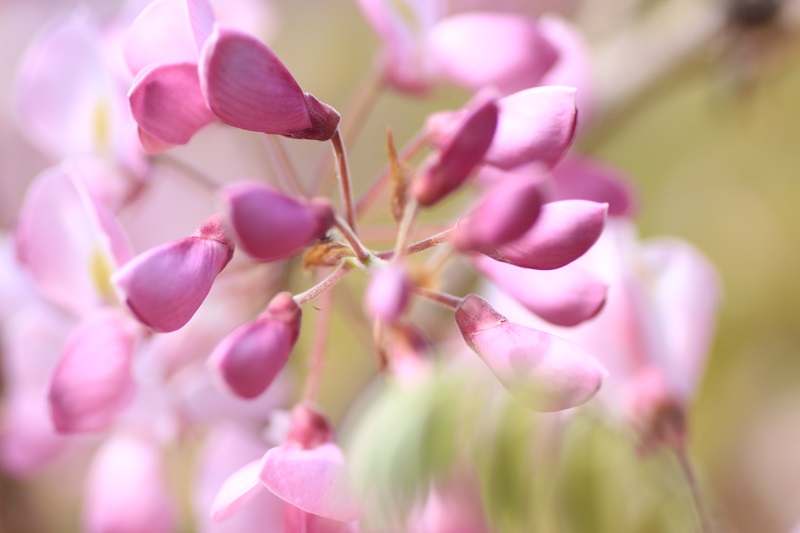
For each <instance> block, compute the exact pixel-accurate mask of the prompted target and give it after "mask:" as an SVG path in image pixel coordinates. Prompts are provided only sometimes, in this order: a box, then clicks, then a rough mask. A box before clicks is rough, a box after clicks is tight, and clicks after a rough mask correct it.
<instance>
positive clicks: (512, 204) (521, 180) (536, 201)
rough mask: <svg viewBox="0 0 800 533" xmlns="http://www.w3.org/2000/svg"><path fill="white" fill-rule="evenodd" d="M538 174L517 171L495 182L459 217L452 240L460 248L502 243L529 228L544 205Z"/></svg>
mask: <svg viewBox="0 0 800 533" xmlns="http://www.w3.org/2000/svg"><path fill="white" fill-rule="evenodd" d="M540 186H541V183H540V180H539V179H538V178H537V177H533V176H523V175H514V176H509V177H508V179H504V180H503V181H501V182H499V183H496V184H495V185H494V186H492V187H491V188H490V189H489V190H487V191H485V192H484V193H483V195H482V199H481V201H480V203H479V204H478V205H477V206H476V207H475V208H473V209H472V211H470V213H469V214H468V215H467V216H466V217H464V218H462V219H460V220H459V221H458V225H457V226H456V228H455V230H454V231H453V234H452V236H451V241H452V243H453V245H454V246H455V247H456V249H457V250H461V251H465V250H469V249H472V248H485V247H487V246H500V245H503V244H506V243H508V242H511V241H514V240H516V239H518V238H520V237H522V235H524V234H525V232H527V231H528V230H529V229H530V228H531V226H533V224H534V223H535V222H536V219H537V218H538V217H539V211H540V210H541V207H542V195H541V194H540V192H539V189H540Z"/></svg>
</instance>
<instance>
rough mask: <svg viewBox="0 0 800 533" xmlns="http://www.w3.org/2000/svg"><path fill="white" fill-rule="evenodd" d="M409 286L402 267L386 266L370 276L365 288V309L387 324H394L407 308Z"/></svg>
mask: <svg viewBox="0 0 800 533" xmlns="http://www.w3.org/2000/svg"><path fill="white" fill-rule="evenodd" d="M410 296H411V284H410V283H409V280H408V277H407V275H406V272H405V270H404V268H403V266H402V265H397V264H390V265H387V266H385V267H383V268H381V269H380V270H378V271H377V272H375V274H373V275H372V278H371V279H370V281H369V285H368V287H367V301H366V304H367V309H368V310H369V312H370V314H372V316H374V317H375V318H378V319H380V320H382V321H383V322H385V323H387V324H391V323H394V322H396V321H397V320H398V319H399V318H400V317H401V316H402V315H403V313H404V312H405V311H406V309H407V308H408V302H409V299H410Z"/></svg>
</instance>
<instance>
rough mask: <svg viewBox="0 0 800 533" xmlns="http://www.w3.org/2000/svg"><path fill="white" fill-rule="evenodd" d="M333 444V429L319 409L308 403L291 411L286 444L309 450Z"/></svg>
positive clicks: (299, 405)
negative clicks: (329, 443) (328, 443)
mask: <svg viewBox="0 0 800 533" xmlns="http://www.w3.org/2000/svg"><path fill="white" fill-rule="evenodd" d="M327 442H333V428H332V427H331V423H330V421H329V420H328V417H327V416H325V415H324V414H323V413H322V412H321V411H320V410H319V409H317V408H316V407H315V406H313V405H311V404H310V403H307V402H305V403H301V404H298V405H296V406H295V407H294V409H292V416H291V422H290V425H289V434H288V435H287V436H286V444H288V445H291V446H299V447H300V448H303V449H306V450H309V449H311V448H316V447H317V446H321V445H323V444H325V443H327Z"/></svg>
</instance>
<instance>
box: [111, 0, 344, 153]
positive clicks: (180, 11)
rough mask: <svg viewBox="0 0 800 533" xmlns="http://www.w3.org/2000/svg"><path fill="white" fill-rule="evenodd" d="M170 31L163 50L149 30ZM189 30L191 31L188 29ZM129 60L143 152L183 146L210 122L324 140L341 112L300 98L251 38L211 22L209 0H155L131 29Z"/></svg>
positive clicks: (293, 85) (164, 37) (308, 97)
mask: <svg viewBox="0 0 800 533" xmlns="http://www.w3.org/2000/svg"><path fill="white" fill-rule="evenodd" d="M173 27H177V28H179V29H178V30H177V32H176V33H175V34H174V35H173V34H166V35H163V34H162V35H161V36H160V37H159V38H158V39H157V40H156V42H162V41H163V42H165V43H173V42H174V43H175V45H174V46H172V47H169V48H168V49H167V50H168V51H167V53H166V54H164V53H163V50H161V49H159V48H156V47H154V46H153V40H152V38H151V37H150V36H151V34H152V31H153V28H156V29H161V30H163V31H164V32H169V31H170V29H171V28H173ZM189 30H190V31H189ZM126 57H127V59H128V63H129V65H130V66H131V68H132V69H133V70H134V72H137V75H136V78H135V79H134V82H133V86H132V87H131V90H130V93H129V95H128V100H129V103H130V107H131V112H132V113H133V116H134V118H135V119H136V122H137V123H138V125H139V134H140V138H141V141H142V144H143V147H144V148H145V149H147V150H148V151H151V152H157V151H161V150H164V149H168V148H169V147H170V146H172V145H179V144H186V143H188V142H189V140H190V139H191V137H192V136H193V135H194V134H195V133H196V132H197V131H199V130H200V129H201V128H203V127H204V126H206V125H207V124H208V123H210V122H211V121H213V120H215V119H219V120H221V121H222V122H224V123H226V124H229V125H231V126H234V127H237V128H242V129H246V130H250V131H257V132H263V133H273V134H279V135H286V136H289V137H295V138H302V139H316V140H327V139H330V138H331V137H332V136H333V134H334V133H335V131H336V128H337V126H338V123H339V114H338V113H337V112H336V111H335V110H334V109H332V108H331V107H329V106H327V105H325V104H323V103H322V102H320V101H319V100H317V99H316V98H314V97H313V96H312V95H310V94H306V93H303V91H302V89H301V88H300V86H299V85H298V84H297V81H295V79H294V77H292V75H291V73H290V72H289V71H288V69H287V68H286V67H285V66H284V65H283V63H281V61H280V60H279V59H278V58H277V57H276V56H275V54H273V53H272V51H271V50H270V49H269V48H268V47H267V46H266V45H265V44H263V43H262V42H261V41H259V40H258V39H256V38H255V37H253V36H251V35H249V34H247V33H244V32H241V31H239V30H236V29H232V28H228V27H223V26H220V25H219V24H217V23H216V20H215V16H214V13H213V11H212V9H211V5H210V4H209V3H208V2H207V0H187V2H186V3H185V5H178V4H176V3H175V1H174V0H160V1H159V2H156V3H154V4H152V5H151V6H150V7H149V8H147V9H145V10H144V11H143V12H142V13H141V15H140V16H139V17H138V19H137V20H136V21H135V22H134V24H133V25H132V26H131V30H130V33H129V35H128V38H127V41H126Z"/></svg>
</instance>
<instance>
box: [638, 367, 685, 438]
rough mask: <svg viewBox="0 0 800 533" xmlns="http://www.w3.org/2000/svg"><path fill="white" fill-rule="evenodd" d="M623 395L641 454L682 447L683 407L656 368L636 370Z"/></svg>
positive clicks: (683, 429) (664, 377) (683, 436)
mask: <svg viewBox="0 0 800 533" xmlns="http://www.w3.org/2000/svg"><path fill="white" fill-rule="evenodd" d="M626 393H627V394H626V400H627V410H628V418H629V420H630V422H631V424H632V425H633V427H634V428H635V429H636V431H637V432H638V434H639V438H640V439H641V450H642V452H648V451H652V450H653V449H655V448H657V447H658V446H660V445H666V446H669V447H672V448H673V449H676V450H680V449H682V448H683V447H684V446H685V445H686V412H685V409H684V406H683V405H682V403H681V401H680V400H679V398H678V397H677V395H676V394H675V393H674V392H673V391H672V390H670V387H669V384H668V383H667V380H666V376H665V375H664V374H663V373H662V372H661V371H660V370H659V369H658V368H656V367H654V366H648V367H646V368H642V369H640V370H639V371H638V372H637V373H636V374H635V375H633V376H632V377H631V379H630V381H629V382H628V384H627V390H626Z"/></svg>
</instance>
